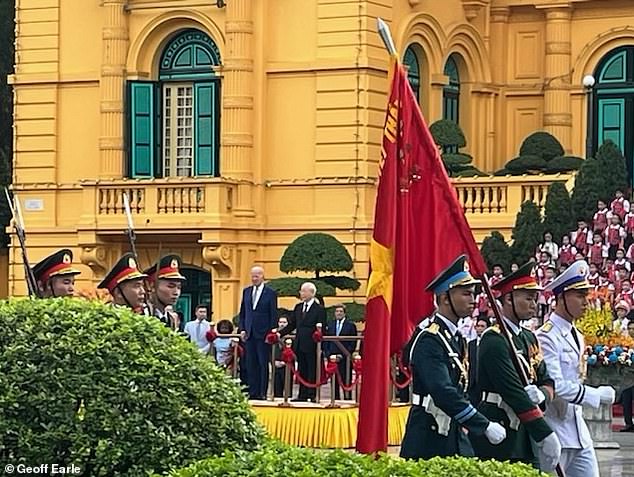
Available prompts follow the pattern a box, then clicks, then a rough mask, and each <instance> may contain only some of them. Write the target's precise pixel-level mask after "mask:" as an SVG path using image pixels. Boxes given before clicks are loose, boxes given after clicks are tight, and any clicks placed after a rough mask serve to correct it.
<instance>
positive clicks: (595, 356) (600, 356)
mask: <svg viewBox="0 0 634 477" xmlns="http://www.w3.org/2000/svg"><path fill="white" fill-rule="evenodd" d="M633 355H634V348H624V347H622V346H604V345H595V346H587V347H586V353H585V358H586V362H587V363H588V366H628V367H629V366H632V360H633V359H634V358H633Z"/></svg>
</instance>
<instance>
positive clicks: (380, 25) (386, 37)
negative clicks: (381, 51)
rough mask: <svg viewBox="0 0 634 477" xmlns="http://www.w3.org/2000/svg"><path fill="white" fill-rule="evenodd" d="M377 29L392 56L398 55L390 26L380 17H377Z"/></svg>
mask: <svg viewBox="0 0 634 477" xmlns="http://www.w3.org/2000/svg"><path fill="white" fill-rule="evenodd" d="M376 29H377V31H378V32H379V36H380V37H381V40H383V44H384V45H385V48H386V50H387V51H388V53H389V54H390V55H391V56H394V55H396V47H395V46H394V40H393V39H392V33H391V32H390V27H389V26H388V24H387V23H385V22H384V21H383V19H382V18H380V17H379V18H377V19H376Z"/></svg>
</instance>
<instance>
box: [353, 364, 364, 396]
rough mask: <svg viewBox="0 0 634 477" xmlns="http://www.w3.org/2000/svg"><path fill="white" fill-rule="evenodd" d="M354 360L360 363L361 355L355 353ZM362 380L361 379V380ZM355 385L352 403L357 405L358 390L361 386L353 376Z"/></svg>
mask: <svg viewBox="0 0 634 477" xmlns="http://www.w3.org/2000/svg"><path fill="white" fill-rule="evenodd" d="M354 360H355V361H357V362H358V361H360V360H361V355H360V354H359V353H355V354H354ZM361 379H363V378H361ZM355 381H356V383H355V385H354V402H355V403H357V404H359V390H360V389H361V385H360V383H359V381H360V380H359V379H358V378H357V377H356V376H355Z"/></svg>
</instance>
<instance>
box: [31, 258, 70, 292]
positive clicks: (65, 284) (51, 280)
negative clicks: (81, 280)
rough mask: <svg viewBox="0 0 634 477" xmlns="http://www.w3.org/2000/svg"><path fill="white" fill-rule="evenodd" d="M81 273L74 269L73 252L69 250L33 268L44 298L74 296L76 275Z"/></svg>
mask: <svg viewBox="0 0 634 477" xmlns="http://www.w3.org/2000/svg"><path fill="white" fill-rule="evenodd" d="M79 273H81V272H80V271H79V270H76V269H74V268H73V252H72V251H71V250H70V249H67V248H63V249H62V250H58V251H57V252H55V253H53V254H51V255H49V256H48V257H46V258H44V259H43V260H41V261H40V262H39V263H37V264H36V265H35V266H34V267H33V276H34V277H35V280H36V281H37V286H38V287H39V288H40V295H41V296H42V297H43V298H56V297H64V296H73V294H74V292H75V275H79Z"/></svg>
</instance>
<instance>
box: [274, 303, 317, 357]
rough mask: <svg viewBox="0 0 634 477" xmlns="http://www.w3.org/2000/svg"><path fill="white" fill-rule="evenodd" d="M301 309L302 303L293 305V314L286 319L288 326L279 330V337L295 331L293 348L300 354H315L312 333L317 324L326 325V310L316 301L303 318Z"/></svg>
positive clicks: (315, 345)
mask: <svg viewBox="0 0 634 477" xmlns="http://www.w3.org/2000/svg"><path fill="white" fill-rule="evenodd" d="M303 308H304V303H303V302H301V303H298V304H297V305H295V308H294V309H293V313H291V316H289V317H288V325H286V327H285V328H283V329H282V330H280V336H286V335H287V334H289V333H291V332H293V331H294V330H295V329H297V332H296V333H295V334H296V338H295V343H294V344H293V348H295V350H296V351H301V352H302V353H315V349H316V347H317V344H316V343H315V342H314V341H313V333H314V331H315V329H316V328H315V327H316V325H317V323H321V324H322V325H323V326H325V325H326V310H325V309H324V307H323V306H321V305H320V304H319V303H318V302H317V301H316V300H315V301H314V302H313V304H312V306H311V307H310V308H309V309H308V312H307V313H306V314H305V315H304V316H302V314H303V313H302V309H303Z"/></svg>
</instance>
